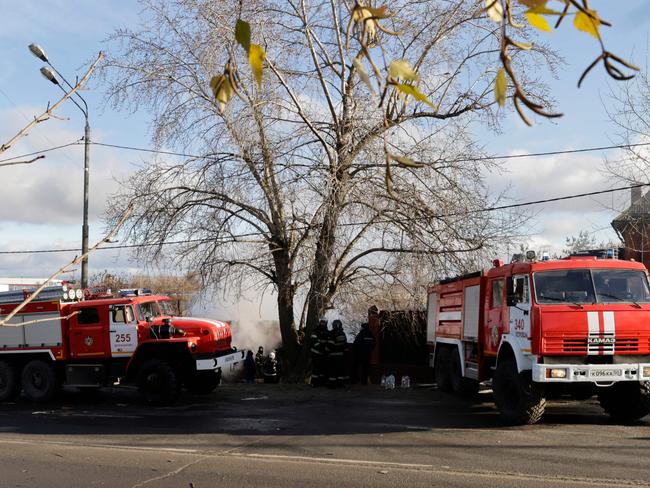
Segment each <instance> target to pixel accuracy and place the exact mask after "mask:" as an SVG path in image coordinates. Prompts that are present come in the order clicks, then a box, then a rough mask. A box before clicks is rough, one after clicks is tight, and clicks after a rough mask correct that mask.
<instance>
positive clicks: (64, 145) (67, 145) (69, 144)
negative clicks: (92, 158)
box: [0, 139, 81, 163]
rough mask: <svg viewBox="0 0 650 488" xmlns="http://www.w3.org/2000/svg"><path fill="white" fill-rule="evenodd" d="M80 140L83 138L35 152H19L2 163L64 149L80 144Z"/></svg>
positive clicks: (1, 161) (0, 161)
mask: <svg viewBox="0 0 650 488" xmlns="http://www.w3.org/2000/svg"><path fill="white" fill-rule="evenodd" d="M80 141H81V139H77V140H76V141H73V142H68V143H67V144H61V145H60V146H53V147H48V148H47V149H41V150H40V151H34V152H30V153H25V154H19V155H18V156H13V157H11V158H6V159H0V163H5V162H7V161H13V160H15V159H22V158H26V157H28V156H34V155H36V154H43V153H46V152H51V151H56V150H58V149H63V148H64V147H69V146H78V145H80Z"/></svg>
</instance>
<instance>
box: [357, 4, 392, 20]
mask: <svg viewBox="0 0 650 488" xmlns="http://www.w3.org/2000/svg"><path fill="white" fill-rule="evenodd" d="M363 9H364V10H367V11H368V13H369V14H370V16H371V17H373V18H375V19H388V18H389V17H391V16H392V15H393V14H389V13H388V5H382V6H381V7H363Z"/></svg>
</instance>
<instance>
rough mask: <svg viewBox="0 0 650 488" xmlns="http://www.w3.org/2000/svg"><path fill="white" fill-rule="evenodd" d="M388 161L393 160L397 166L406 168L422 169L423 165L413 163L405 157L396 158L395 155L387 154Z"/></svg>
mask: <svg viewBox="0 0 650 488" xmlns="http://www.w3.org/2000/svg"><path fill="white" fill-rule="evenodd" d="M386 156H387V157H388V158H389V159H393V160H395V161H397V162H398V163H399V164H401V165H402V166H407V167H409V168H423V167H424V164H422V163H417V162H415V161H413V160H412V159H411V158H407V157H406V156H396V155H395V154H391V153H388V154H387V155H386Z"/></svg>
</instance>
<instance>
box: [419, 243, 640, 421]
mask: <svg viewBox="0 0 650 488" xmlns="http://www.w3.org/2000/svg"><path fill="white" fill-rule="evenodd" d="M513 261H514V262H512V263H510V264H507V265H504V264H503V262H502V261H499V260H496V261H494V263H493V266H494V267H493V268H492V269H490V270H488V271H484V272H483V271H482V272H477V273H473V274H468V275H464V276H459V277H456V278H451V279H446V280H443V281H441V282H440V283H438V284H436V285H435V286H433V287H432V288H430V289H429V291H428V311H427V342H428V345H429V351H430V361H431V366H432V367H434V369H435V377H436V381H437V384H438V386H439V388H440V389H441V390H443V391H453V392H456V393H459V394H473V393H474V392H476V391H477V390H478V386H479V383H480V382H483V381H488V380H491V382H492V390H493V394H494V401H495V403H496V406H497V408H498V410H499V412H500V414H501V417H502V419H503V421H504V422H505V423H507V424H513V425H514V424H526V423H528V424H532V423H535V422H537V421H538V420H539V419H540V418H541V417H542V415H543V413H544V408H545V406H546V399H547V398H557V397H561V396H565V395H571V396H572V397H573V398H575V399H587V398H590V397H592V396H593V395H595V394H597V395H598V399H599V401H600V405H601V406H602V408H603V409H604V410H605V411H606V412H607V413H608V414H609V415H610V416H611V417H612V418H614V419H615V420H618V421H630V420H635V419H639V418H641V417H643V416H645V415H647V414H648V413H650V289H649V287H648V275H647V271H646V269H645V267H644V266H643V265H642V264H641V263H637V262H633V261H623V260H618V259H600V258H598V257H595V256H571V257H568V258H565V259H560V260H552V261H551V260H542V261H538V260H536V259H535V255H534V253H531V252H529V253H526V256H525V257H521V258H518V259H515V260H513Z"/></svg>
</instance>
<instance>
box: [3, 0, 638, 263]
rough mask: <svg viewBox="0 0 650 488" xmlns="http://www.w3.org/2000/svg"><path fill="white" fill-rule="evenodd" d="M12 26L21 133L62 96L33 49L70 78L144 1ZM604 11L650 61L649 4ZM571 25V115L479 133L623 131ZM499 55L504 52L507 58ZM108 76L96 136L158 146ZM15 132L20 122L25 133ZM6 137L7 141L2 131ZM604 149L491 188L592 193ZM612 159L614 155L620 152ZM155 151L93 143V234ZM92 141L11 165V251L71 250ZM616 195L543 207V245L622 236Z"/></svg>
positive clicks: (9, 53)
mask: <svg viewBox="0 0 650 488" xmlns="http://www.w3.org/2000/svg"><path fill="white" fill-rule="evenodd" d="M3 3H4V4H5V5H3V7H2V11H3V21H4V22H3V29H2V30H1V31H0V51H1V54H2V55H1V56H0V128H1V130H2V134H5V135H7V136H9V135H11V134H12V133H13V132H15V130H17V129H18V128H19V127H20V126H22V125H24V123H25V122H26V120H28V119H29V118H30V117H32V116H33V115H34V114H36V113H40V111H42V110H43V108H44V106H45V104H46V101H47V100H55V99H56V98H57V96H58V92H57V89H56V87H55V86H53V85H51V84H50V83H48V82H47V81H46V80H44V79H43V78H42V77H41V75H40V74H39V72H38V69H39V68H40V66H41V63H40V61H39V60H37V59H36V58H34V57H33V56H31V54H30V53H29V52H28V51H27V45H28V44H29V43H31V42H37V43H39V44H41V45H42V46H43V47H44V48H45V50H46V51H47V53H48V56H49V57H50V59H51V61H52V62H53V63H54V64H55V66H57V68H58V69H59V70H60V71H62V72H63V73H64V74H66V75H68V76H69V78H74V77H75V76H76V75H80V74H82V73H83V71H84V67H85V66H87V64H88V62H89V61H90V60H92V59H93V58H94V57H95V56H96V54H97V52H98V51H99V50H102V49H106V48H107V46H106V45H105V44H104V42H103V41H104V39H105V38H106V37H107V36H108V35H109V33H111V32H112V31H113V30H114V29H115V28H118V27H122V26H134V25H135V24H136V23H137V20H138V13H139V11H140V6H139V5H138V3H137V2H135V1H132V0H120V1H116V0H113V1H104V2H99V1H89V0H86V1H80V0H39V1H36V0H24V1H22V2H9V1H8V0H4V2H3ZM592 7H593V8H596V9H598V11H599V12H600V14H601V16H602V17H603V18H606V19H607V20H609V21H611V22H612V23H613V24H614V28H613V29H605V30H604V31H603V33H604V39H605V42H606V45H607V47H608V48H609V49H610V50H612V51H613V52H615V53H617V54H620V55H623V56H624V57H628V58H631V59H632V61H633V62H635V63H636V64H638V65H640V66H644V65H645V63H646V60H645V58H646V54H647V45H648V42H649V40H648V32H649V28H650V16H649V15H647V2H644V1H643V0H627V1H626V2H613V1H611V0H610V1H606V0H594V1H592ZM570 27H571V26H570V25H566V26H564V28H562V29H560V31H559V32H555V33H553V34H550V35H549V40H550V41H551V42H552V43H553V45H554V46H555V47H557V48H558V49H559V51H560V53H561V55H562V56H563V57H564V58H565V60H566V62H567V65H566V66H565V67H564V68H563V69H562V70H561V71H560V73H559V77H560V78H559V79H557V80H555V79H551V78H549V83H550V87H551V89H552V90H553V94H554V96H555V97H556V98H557V101H558V104H557V109H558V110H560V111H562V112H564V113H565V116H564V117H563V118H562V119H559V120H558V121H556V122H549V121H545V120H540V119H537V120H536V125H535V126H534V127H533V128H528V127H526V126H524V124H523V123H522V122H521V121H520V120H519V119H518V117H517V116H516V115H515V114H513V113H512V112H511V111H510V110H507V111H506V115H505V122H504V125H503V131H502V133H501V134H498V135H495V134H493V133H492V132H490V131H489V130H488V129H487V128H485V127H477V128H476V129H475V130H476V133H477V136H478V137H479V139H481V140H482V141H483V142H484V143H485V144H486V146H487V148H488V149H489V150H490V151H492V152H493V153H495V154H513V153H519V152H537V151H545V150H561V149H571V148H575V147H585V146H600V145H603V144H608V143H610V141H611V140H612V139H615V136H616V135H615V133H614V128H613V125H612V124H611V122H609V121H608V118H607V114H606V112H605V110H604V108H603V106H602V104H601V98H604V99H605V103H607V100H606V98H607V96H608V93H609V89H610V86H611V87H614V88H615V84H614V83H613V82H611V81H610V80H609V79H608V78H607V76H606V75H605V74H604V72H603V70H602V69H595V70H594V71H593V72H592V73H591V74H590V76H589V78H588V79H587V80H586V82H585V83H584V85H583V88H581V89H577V87H576V83H577V80H578V77H579V76H580V73H581V72H582V70H583V69H584V67H585V66H586V65H587V64H588V63H589V62H591V60H592V59H593V58H595V57H596V56H597V55H598V54H599V51H598V46H597V43H596V42H595V40H594V39H592V38H590V37H589V36H588V35H586V34H584V33H579V32H576V31H574V29H572V28H570ZM495 62H496V60H495ZM96 86H97V83H96V82H92V83H91V84H90V86H89V89H87V90H85V91H84V92H83V96H84V97H85V98H86V100H87V101H88V103H89V105H90V107H91V108H90V116H91V125H92V128H93V139H94V140H98V141H103V142H109V143H118V144H125V145H136V146H149V141H148V137H147V123H148V118H147V114H145V113H136V114H129V113H127V112H113V111H111V110H110V109H108V108H103V104H102V96H103V95H102V93H101V91H100V90H94V89H93V88H94V87H96ZM59 115H60V116H62V117H63V118H64V119H65V120H60V121H59V120H54V121H49V122H47V123H46V124H43V125H42V126H41V127H38V128H37V129H36V130H34V131H33V132H32V133H31V134H30V136H29V137H28V138H26V139H25V140H23V141H22V142H21V143H20V144H18V145H17V146H16V147H15V148H14V149H13V150H12V151H8V152H6V153H5V154H3V156H2V157H9V156H13V155H16V154H19V153H20V152H28V151H32V150H37V149H40V148H43V147H48V146H52V145H56V144H60V143H66V142H71V141H72V140H75V139H78V138H79V137H81V135H82V134H83V117H82V116H81V114H80V113H79V111H78V110H77V109H76V108H75V107H74V106H73V105H71V104H68V105H67V106H66V107H65V108H64V109H63V110H62V111H61V112H60V113H59ZM14 129H15V130H14ZM0 138H2V139H3V138H4V137H3V136H2V135H1V134H0ZM601 156H602V155H601V154H597V153H592V154H583V155H572V156H560V157H547V158H531V159H525V160H524V159H522V160H510V161H508V162H507V163H506V166H505V168H506V170H507V171H506V172H505V173H504V174H503V175H500V176H498V177H494V176H492V177H490V178H489V179H488V183H489V185H490V187H491V188H493V189H495V190H498V189H501V188H503V187H504V186H510V188H511V190H510V196H511V198H512V199H513V200H515V201H526V200H530V199H537V198H544V197H552V196H558V195H563V194H569V193H579V192H583V191H592V190H598V189H602V188H607V187H608V186H611V182H610V181H608V180H607V178H606V177H605V176H603V175H602V174H601V172H600V169H601V168H600V166H601ZM608 156H613V154H612V153H608ZM143 157H144V156H141V155H138V154H137V153H130V152H129V153H126V152H123V151H117V150H109V149H102V148H99V147H93V148H92V169H91V175H92V176H91V192H92V198H91V218H92V222H91V236H94V237H95V238H96V237H98V236H99V235H100V234H101V231H102V229H103V226H102V224H101V222H100V221H99V219H100V217H101V214H102V212H103V209H104V202H105V199H106V196H107V195H108V194H109V193H110V191H111V189H114V188H115V182H114V179H115V178H120V177H124V176H125V175H128V173H129V171H131V170H132V168H133V164H134V163H135V164H137V163H139V162H141V161H142V160H143V159H142V158H143ZM82 161H83V152H82V148H81V147H78V148H77V147H75V148H71V149H69V150H65V151H61V152H57V153H52V154H51V155H48V158H47V159H46V160H45V161H42V162H41V163H39V166H38V168H35V167H32V168H24V167H23V168H13V169H11V170H3V181H4V187H5V190H6V191H3V194H4V197H5V205H4V207H3V208H0V250H19V249H37V248H44V247H59V246H62V247H69V246H75V245H78V244H77V243H78V241H79V235H80V220H81V179H82ZM622 198H623V196H620V198H614V199H612V197H611V196H609V197H607V198H605V199H600V200H594V199H585V200H583V201H574V202H569V203H566V202H565V203H562V204H552V205H547V206H545V207H536V208H535V209H534V212H535V214H536V220H535V221H534V223H533V225H532V226H531V227H530V229H529V231H530V232H531V233H532V234H533V237H532V242H533V244H534V245H537V246H561V245H562V244H563V239H564V236H566V235H572V234H577V233H578V231H579V230H580V229H586V230H589V231H593V230H595V229H601V228H602V229H604V230H601V231H599V232H598V234H597V235H598V236H599V238H602V239H608V238H613V237H614V234H613V232H611V231H609V230H608V229H607V227H608V224H609V221H610V220H611V218H612V216H613V215H614V214H615V212H613V211H612V210H608V209H606V208H605V207H606V206H609V207H611V206H618V207H621V205H624V203H625V202H624V201H623V200H622ZM63 259H64V257H63V256H61V255H46V256H42V255H39V256H9V257H7V256H4V257H3V256H0V275H3V276H11V275H34V274H39V275H41V274H44V273H46V272H47V271H48V270H49V269H54V267H55V266H56V263H59V262H61V261H62V260H63ZM123 266H129V264H128V262H127V260H126V253H124V252H122V253H111V252H107V251H103V252H99V253H97V254H96V255H93V256H92V257H91V273H92V272H93V271H101V270H103V269H105V268H109V269H110V268H112V267H123Z"/></svg>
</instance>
